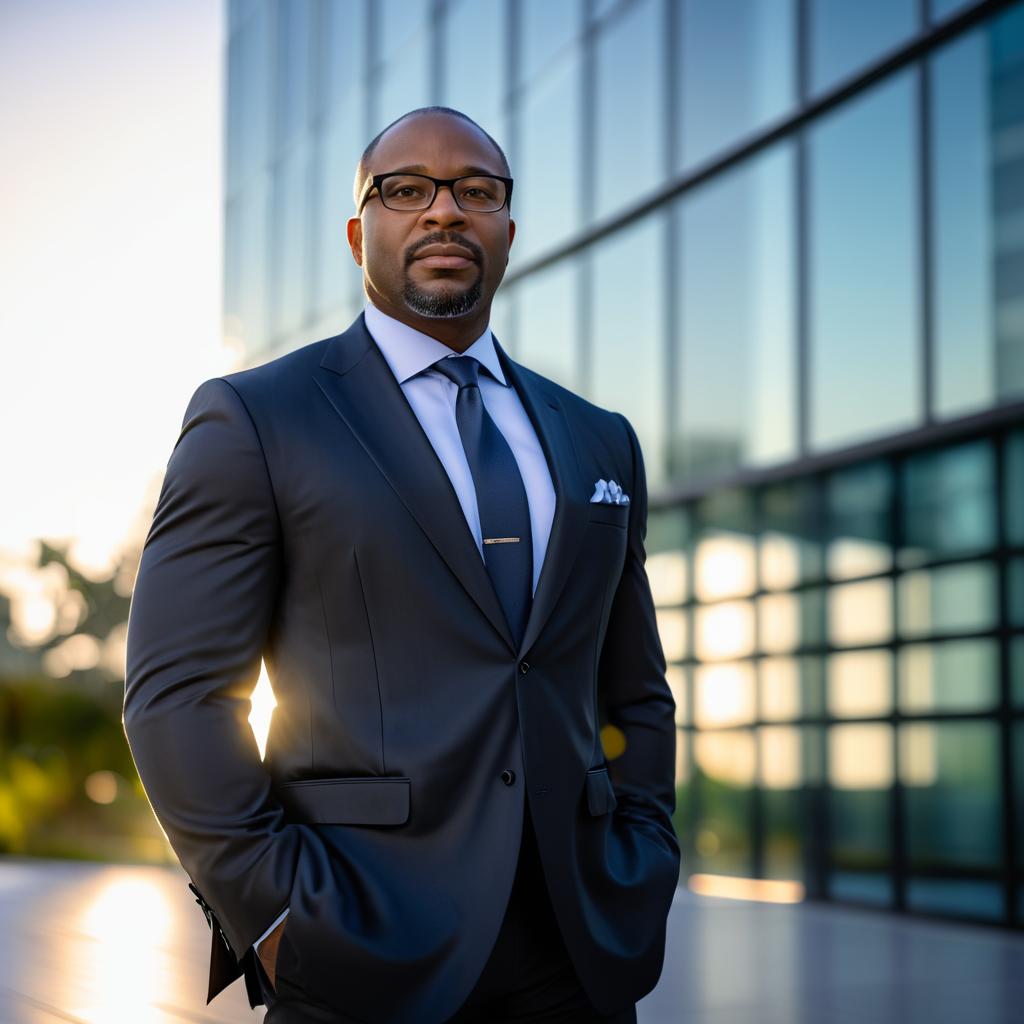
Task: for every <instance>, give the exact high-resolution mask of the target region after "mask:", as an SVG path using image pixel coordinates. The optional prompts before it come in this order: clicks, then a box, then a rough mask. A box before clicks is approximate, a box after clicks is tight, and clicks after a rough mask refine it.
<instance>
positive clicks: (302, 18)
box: [274, 4, 314, 153]
mask: <svg viewBox="0 0 1024 1024" xmlns="http://www.w3.org/2000/svg"><path fill="white" fill-rule="evenodd" d="M313 13H314V12H313V5H312V4H283V5H281V6H279V7H278V8H277V9H276V10H275V19H274V32H275V36H276V45H277V61H276V72H277V81H276V83H275V86H276V87H275V89H274V101H275V114H276V117H275V122H276V125H275V128H276V131H275V133H274V134H275V143H276V149H277V152H279V153H281V152H283V151H284V150H285V149H287V148H288V146H289V145H290V144H291V143H292V142H293V141H294V140H295V139H297V138H299V137H301V136H302V135H303V134H304V133H305V132H306V131H308V124H309V113H310V109H311V107H312V102H311V101H312V95H311V90H310V84H311V76H310V73H309V62H310V55H311V52H312V47H311V43H312V39H313V36H312V29H313Z"/></svg>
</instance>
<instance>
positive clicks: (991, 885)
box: [907, 878, 1006, 921]
mask: <svg viewBox="0 0 1024 1024" xmlns="http://www.w3.org/2000/svg"><path fill="white" fill-rule="evenodd" d="M907 907H908V908H909V909H911V910H926V911H930V912H932V913H940V914H957V915H961V916H963V917H974V918H977V917H984V918H989V919H991V920H993V921H998V920H1000V919H1001V918H1002V917H1003V915H1004V914H1005V913H1006V910H1005V903H1004V896H1003V887H1002V885H1001V884H999V883H998V882H977V881H974V880H972V879H948V878H908V879H907Z"/></svg>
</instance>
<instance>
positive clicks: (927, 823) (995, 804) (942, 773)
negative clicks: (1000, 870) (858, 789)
mask: <svg viewBox="0 0 1024 1024" xmlns="http://www.w3.org/2000/svg"><path fill="white" fill-rule="evenodd" d="M900 781H901V782H902V783H903V800H904V809H905V818H904V821H905V831H904V836H903V839H904V843H905V845H906V849H907V854H908V856H909V858H910V865H911V868H912V869H913V870H927V871H934V870H937V869H949V868H970V869H982V868H990V867H996V866H997V865H998V864H999V862H1000V854H1001V847H1002V815H1001V814H1000V810H999V801H1000V782H999V727H998V725H997V724H996V723H995V722H975V721H969V722H914V723H910V724H906V725H903V726H902V727H901V728H900Z"/></svg>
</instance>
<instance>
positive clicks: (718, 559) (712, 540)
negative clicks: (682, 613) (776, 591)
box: [694, 530, 756, 601]
mask: <svg viewBox="0 0 1024 1024" xmlns="http://www.w3.org/2000/svg"><path fill="white" fill-rule="evenodd" d="M694 568H695V571H696V577H697V579H696V590H697V597H698V598H699V599H700V600H701V601H714V600H717V599H718V598H722V597H733V596H738V595H743V594H752V593H753V592H754V589H755V587H756V578H755V563H754V540H753V538H752V537H750V536H747V535H744V534H740V533H734V532H732V531H728V530H705V531H703V533H702V536H701V539H700V540H699V541H698V542H697V546H696V553H695V555H694Z"/></svg>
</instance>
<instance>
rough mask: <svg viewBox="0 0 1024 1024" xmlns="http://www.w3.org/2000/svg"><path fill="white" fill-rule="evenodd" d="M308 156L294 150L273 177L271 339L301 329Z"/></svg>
mask: <svg viewBox="0 0 1024 1024" xmlns="http://www.w3.org/2000/svg"><path fill="white" fill-rule="evenodd" d="M308 197H309V154H308V150H307V149H306V148H305V147H303V148H300V149H294V150H292V152H291V153H290V154H289V155H288V157H287V158H286V159H285V160H283V161H282V162H281V163H280V164H279V165H278V169H277V174H276V175H275V176H274V222H273V241H272V243H271V257H272V258H271V263H272V267H273V269H272V277H271V282H270V297H271V310H272V320H271V323H272V331H273V340H274V341H275V342H276V341H278V340H281V339H283V337H284V336H285V335H287V334H288V333H289V332H291V331H294V330H296V329H297V328H298V327H300V326H301V324H302V322H303V320H304V318H305V316H306V311H307V292H308V285H309V273H308V265H307V264H308V251H307V250H308V245H309V210H308V207H309V204H308V201H307V200H308Z"/></svg>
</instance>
